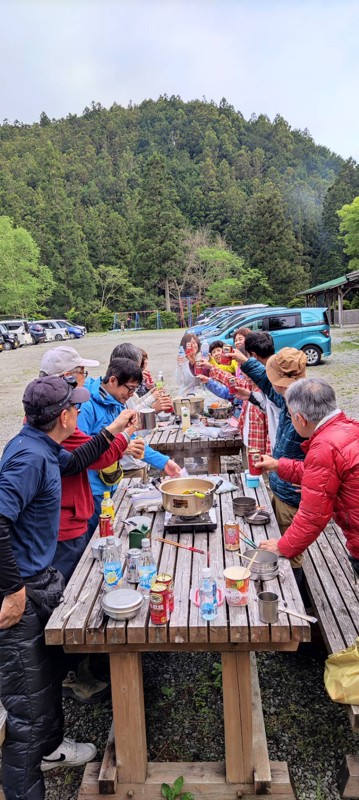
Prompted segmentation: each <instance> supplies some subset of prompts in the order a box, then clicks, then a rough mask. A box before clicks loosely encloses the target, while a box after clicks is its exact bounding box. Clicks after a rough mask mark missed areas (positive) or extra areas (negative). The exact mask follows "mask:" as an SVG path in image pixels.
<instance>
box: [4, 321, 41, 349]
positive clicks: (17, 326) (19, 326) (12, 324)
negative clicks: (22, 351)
mask: <svg viewBox="0 0 359 800" xmlns="http://www.w3.org/2000/svg"><path fill="white" fill-rule="evenodd" d="M0 323H1V325H5V328H6V329H7V330H8V331H9V333H16V334H17V337H18V340H19V342H20V347H22V346H23V345H24V344H32V343H33V342H32V336H31V333H30V331H29V323H28V321H27V319H1V320H0Z"/></svg>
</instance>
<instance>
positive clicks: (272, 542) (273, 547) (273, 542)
mask: <svg viewBox="0 0 359 800" xmlns="http://www.w3.org/2000/svg"><path fill="white" fill-rule="evenodd" d="M259 548H260V550H270V552H271V553H276V554H277V556H281V555H282V553H281V552H280V549H279V547H278V539H267V541H265V542H261V543H260V545H259Z"/></svg>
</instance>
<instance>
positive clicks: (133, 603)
mask: <svg viewBox="0 0 359 800" xmlns="http://www.w3.org/2000/svg"><path fill="white" fill-rule="evenodd" d="M142 599H143V598H142V595H141V594H140V592H136V591H135V589H115V590H114V591H113V592H107V594H105V595H104V597H103V598H102V605H103V607H104V608H106V610H111V611H116V612H117V611H128V610H132V609H134V608H139V606H140V605H141V603H142Z"/></svg>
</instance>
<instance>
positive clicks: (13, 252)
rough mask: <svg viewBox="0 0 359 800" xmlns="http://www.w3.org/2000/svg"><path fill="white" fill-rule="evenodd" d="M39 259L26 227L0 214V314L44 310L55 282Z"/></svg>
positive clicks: (28, 314) (30, 312)
mask: <svg viewBox="0 0 359 800" xmlns="http://www.w3.org/2000/svg"><path fill="white" fill-rule="evenodd" d="M39 259H40V252H39V248H38V246H37V244H36V242H34V240H33V238H32V236H31V235H30V234H29V233H28V231H26V230H24V228H15V227H14V226H13V224H12V222H11V220H10V218H9V217H0V285H1V308H0V311H1V313H2V314H6V315H11V316H12V315H13V314H21V315H24V316H25V317H27V316H30V315H31V314H34V313H35V312H37V311H42V310H43V307H44V303H45V302H46V301H47V300H48V298H49V297H50V296H51V294H52V292H53V290H54V288H55V282H54V280H53V278H52V275H51V272H50V270H49V269H48V267H45V266H43V265H41V264H40V263H39Z"/></svg>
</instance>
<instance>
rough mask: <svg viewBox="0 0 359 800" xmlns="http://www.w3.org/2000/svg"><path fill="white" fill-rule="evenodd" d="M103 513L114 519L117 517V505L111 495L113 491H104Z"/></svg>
mask: <svg viewBox="0 0 359 800" xmlns="http://www.w3.org/2000/svg"><path fill="white" fill-rule="evenodd" d="M101 514H107V515H108V516H110V517H111V519H112V521H113V520H114V519H115V506H114V504H113V500H112V497H111V492H104V493H103V500H101Z"/></svg>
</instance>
